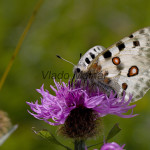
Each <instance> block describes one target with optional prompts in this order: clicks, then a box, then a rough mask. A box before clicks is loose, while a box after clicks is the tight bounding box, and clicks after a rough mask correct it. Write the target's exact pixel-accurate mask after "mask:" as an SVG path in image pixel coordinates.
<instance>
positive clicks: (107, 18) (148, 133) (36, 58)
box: [0, 0, 150, 150]
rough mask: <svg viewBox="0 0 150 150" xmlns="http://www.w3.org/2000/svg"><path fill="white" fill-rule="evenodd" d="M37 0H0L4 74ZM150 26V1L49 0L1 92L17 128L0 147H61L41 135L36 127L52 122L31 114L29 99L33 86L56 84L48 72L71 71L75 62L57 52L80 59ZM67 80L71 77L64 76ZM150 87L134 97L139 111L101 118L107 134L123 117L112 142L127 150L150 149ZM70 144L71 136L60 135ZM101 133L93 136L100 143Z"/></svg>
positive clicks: (55, 149)
mask: <svg viewBox="0 0 150 150" xmlns="http://www.w3.org/2000/svg"><path fill="white" fill-rule="evenodd" d="M36 3H37V0H32V1H30V0H21V1H19V0H13V1H12V0H0V77H1V76H2V74H3V72H4V70H5V68H6V66H7V64H8V62H9V60H10V58H11V56H12V53H13V50H14V49H15V47H16V44H17V42H18V39H19V37H20V36H21V34H22V32H23V30H24V28H25V26H26V24H27V22H28V20H29V17H30V16H31V14H32V11H33V8H34V6H35V4H36ZM146 26H150V1H149V0H132V1H131V0H124V1H121V0H45V1H44V3H43V5H42V7H41V8H40V10H39V12H38V14H37V16H36V19H35V21H34V23H33V24H32V27H31V29H30V31H29V33H28V35H27V37H26V38H25V41H24V42H23V45H22V47H21V51H20V52H19V55H18V56H17V58H16V60H15V63H14V64H13V67H12V68H11V71H10V72H9V75H8V77H7V79H6V82H5V84H4V86H3V88H2V90H1V91H0V109H1V110H4V111H6V112H8V114H9V117H10V118H11V120H12V122H13V124H19V128H18V130H17V131H16V132H15V133H13V134H12V135H11V137H10V138H9V139H8V140H7V141H6V142H5V143H4V144H3V145H2V147H1V148H0V149H1V150H20V149H21V150H34V149H36V150H41V149H42V150H50V149H53V150H60V149H63V148H61V147H59V146H57V145H54V144H51V143H48V142H47V141H45V140H43V139H41V138H40V137H37V136H36V135H35V134H34V133H33V132H32V130H31V128H32V127H37V128H41V129H42V128H47V129H49V130H52V131H53V133H56V129H57V127H53V126H49V125H47V124H46V123H45V122H43V121H39V120H37V119H35V118H33V117H32V116H31V115H30V114H28V112H27V109H29V107H28V106H27V104H26V101H35V100H36V99H40V94H38V93H37V92H36V90H35V89H37V88H40V87H41V85H42V84H43V83H44V84H45V88H47V89H49V85H50V84H53V80H52V79H51V78H50V79H49V78H46V79H43V76H42V71H44V72H45V73H46V72H47V71H51V72H52V73H60V72H62V71H64V72H65V73H69V75H70V77H71V76H72V74H73V73H72V68H73V67H72V65H70V64H68V63H66V62H63V61H62V60H59V59H58V58H56V54H59V55H61V56H62V57H64V58H66V59H68V60H70V61H72V62H73V63H75V64H77V62H78V60H79V54H80V53H85V52H86V51H87V50H88V49H89V48H91V47H93V46H95V45H103V46H104V47H108V46H110V45H111V44H113V43H114V42H116V41H118V40H120V39H121V38H122V37H124V36H127V35H129V34H130V33H132V32H134V31H136V30H138V29H140V28H143V27H146ZM63 81H67V80H65V79H63ZM149 99H150V92H148V93H147V94H146V95H145V96H144V98H143V99H142V100H140V101H138V102H136V104H137V106H136V108H135V109H134V112H135V113H138V114H139V116H137V117H135V118H130V119H122V118H119V117H117V116H111V115H109V116H106V117H104V118H103V121H104V125H105V133H107V132H108V130H110V128H111V127H112V126H113V124H114V123H116V122H119V124H120V127H121V128H122V131H121V132H120V133H119V135H117V136H116V137H115V138H113V139H112V141H116V142H118V143H119V144H124V143H125V144H126V149H127V150H143V149H144V150H150V142H149V141H150V101H149ZM57 138H58V139H59V140H60V141H63V143H66V144H67V145H69V146H72V141H69V140H67V139H64V138H62V137H57ZM98 141H99V138H96V139H94V140H90V141H89V142H88V144H89V143H93V144H94V143H96V142H98Z"/></svg>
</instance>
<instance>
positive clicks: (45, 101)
mask: <svg viewBox="0 0 150 150" xmlns="http://www.w3.org/2000/svg"><path fill="white" fill-rule="evenodd" d="M54 82H55V86H56V88H54V87H53V86H50V87H51V89H52V90H53V91H54V92H55V94H56V95H55V96H54V95H52V94H50V93H49V91H48V90H44V85H42V87H41V89H37V91H38V92H39V93H40V94H41V95H42V98H41V104H39V103H38V100H37V101H36V102H35V103H33V102H31V103H29V102H27V104H28V105H29V106H30V108H31V110H32V111H33V112H34V113H32V112H30V111H29V113H30V114H31V115H33V116H34V117H35V118H37V119H39V120H44V121H45V122H47V123H48V124H50V125H60V124H64V126H63V132H64V134H67V135H68V136H69V137H71V138H74V137H77V135H79V137H82V136H85V132H88V133H90V136H92V135H93V133H95V132H96V131H93V129H95V128H96V127H95V126H97V122H96V120H97V119H98V118H99V117H104V116H106V115H108V114H112V115H117V116H120V117H123V118H130V117H134V116H135V115H133V114H132V113H131V114H129V115H124V114H123V113H126V112H127V111H128V110H130V109H131V110H132V109H133V108H134V107H135V105H132V106H128V104H129V103H130V101H131V99H132V97H131V96H130V98H129V100H128V101H125V93H124V95H123V97H122V98H119V97H116V94H113V92H111V93H110V96H107V95H106V94H104V93H101V92H100V91H99V90H97V91H96V92H89V88H88V86H87V87H86V88H84V89H83V88H82V86H81V84H80V82H78V84H75V86H71V85H70V84H69V83H68V84H65V83H64V82H62V83H58V82H56V81H55V80H54ZM77 128H78V129H80V130H77ZM81 131H85V132H84V133H83V132H81ZM90 131H92V132H90ZM88 135H89V134H88Z"/></svg>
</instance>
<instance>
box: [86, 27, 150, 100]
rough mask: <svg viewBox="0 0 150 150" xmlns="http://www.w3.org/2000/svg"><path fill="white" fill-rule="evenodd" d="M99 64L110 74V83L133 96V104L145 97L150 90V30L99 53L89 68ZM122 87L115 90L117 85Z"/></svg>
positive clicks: (142, 30) (134, 35) (145, 30)
mask: <svg viewBox="0 0 150 150" xmlns="http://www.w3.org/2000/svg"><path fill="white" fill-rule="evenodd" d="M95 62H98V65H100V66H101V72H102V73H103V74H104V73H105V72H107V78H109V79H111V81H112V82H111V83H109V84H110V85H111V86H112V87H114V89H118V91H117V92H118V93H119V94H120V95H122V93H123V91H126V95H129V94H132V95H133V98H132V100H133V101H136V100H138V99H140V98H142V97H143V96H144V94H145V93H146V92H147V91H148V89H149V88H150V27H148V28H144V29H141V30H139V31H137V32H135V33H133V34H131V35H129V36H128V37H125V38H123V39H122V40H120V41H119V42H117V43H115V44H114V45H112V46H110V47H108V48H107V49H106V50H104V51H103V52H102V53H100V54H99V55H98V56H97V57H96V58H95V59H94V60H93V62H92V63H91V64H90V65H89V66H88V70H90V69H91V68H92V64H94V63H95ZM116 82H117V85H119V88H115V86H116V85H115V83H116Z"/></svg>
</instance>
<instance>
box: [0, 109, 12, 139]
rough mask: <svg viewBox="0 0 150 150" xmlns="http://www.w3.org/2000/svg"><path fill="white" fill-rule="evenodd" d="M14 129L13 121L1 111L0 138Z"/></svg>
mask: <svg viewBox="0 0 150 150" xmlns="http://www.w3.org/2000/svg"><path fill="white" fill-rule="evenodd" d="M11 127H12V124H11V121H10V119H9V118H8V115H7V113H6V112H4V111H2V110H0V138H1V137H2V136H3V135H4V134H6V133H7V132H8V131H9V129H10V128H11Z"/></svg>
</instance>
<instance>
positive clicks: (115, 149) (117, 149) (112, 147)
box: [100, 142, 125, 150]
mask: <svg viewBox="0 0 150 150" xmlns="http://www.w3.org/2000/svg"><path fill="white" fill-rule="evenodd" d="M124 146H125V144H124V145H122V146H120V145H118V144H117V143H115V142H112V143H106V144H104V145H103V146H102V147H101V149H100V150H123V148H124Z"/></svg>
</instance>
